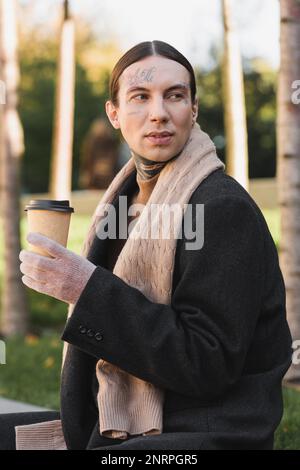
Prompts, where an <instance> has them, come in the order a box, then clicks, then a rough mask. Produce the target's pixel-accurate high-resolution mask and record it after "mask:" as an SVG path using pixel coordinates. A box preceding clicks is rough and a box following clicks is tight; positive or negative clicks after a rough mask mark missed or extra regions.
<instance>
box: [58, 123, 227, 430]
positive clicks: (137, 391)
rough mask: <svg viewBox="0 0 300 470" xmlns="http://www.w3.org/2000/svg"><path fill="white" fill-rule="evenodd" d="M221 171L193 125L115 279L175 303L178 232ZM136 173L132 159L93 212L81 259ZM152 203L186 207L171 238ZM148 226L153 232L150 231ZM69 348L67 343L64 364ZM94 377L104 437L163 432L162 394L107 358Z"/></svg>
mask: <svg viewBox="0 0 300 470" xmlns="http://www.w3.org/2000/svg"><path fill="white" fill-rule="evenodd" d="M222 167H223V168H224V164H223V163H222V162H221V160H220V159H219V158H218V156H217V155H216V151H215V146H214V144H213V142H212V141H211V139H210V137H209V136H208V135H207V134H206V133H205V132H203V131H202V130H201V129H200V126H199V124H197V123H195V124H194V126H193V128H192V130H191V134H190V137H189V139H188V141H187V143H186V144H185V146H184V148H183V150H182V151H181V153H180V155H179V156H178V157H177V158H176V159H174V160H172V161H170V163H168V164H167V165H166V166H165V167H164V168H163V169H162V171H161V173H160V175H159V178H158V180H157V183H156V185H155V187H154V189H153V191H152V193H151V195H150V198H149V199H148V201H147V204H146V205H145V206H144V208H143V210H142V212H141V214H140V216H139V218H138V219H137V221H136V223H135V225H134V228H133V229H132V230H131V232H130V234H129V237H128V239H127V241H126V243H125V245H124V247H123V249H122V251H121V253H120V255H119V257H118V259H117V262H116V264H115V266H114V269H113V273H114V274H115V275H116V276H118V277H120V278H121V279H123V281H125V282H126V283H127V284H129V285H130V286H133V287H135V288H137V289H139V290H140V291H141V292H142V293H143V294H144V295H145V296H146V297H147V298H148V299H149V300H151V301H152V302H157V303H162V304H170V303H171V290H172V275H173V269H174V259H175V250H176V241H177V237H176V234H178V233H179V232H180V229H181V225H182V219H183V215H184V210H185V208H186V206H185V205H186V204H188V202H189V199H190V197H191V196H192V194H193V192H194V191H195V189H196V188H197V186H198V185H199V184H200V183H201V182H202V181H203V180H204V179H205V178H206V177H207V176H208V175H209V174H210V173H211V172H213V171H215V170H216V169H218V168H222ZM134 170H135V164H134V160H133V158H131V159H130V160H129V161H128V162H127V164H126V165H125V166H124V167H123V168H122V169H121V170H120V172H119V173H118V174H117V175H116V177H115V178H114V180H113V181H112V182H111V184H110V186H109V187H108V189H107V190H106V192H105V193H104V195H103V198H102V199H101V201H100V203H99V204H98V206H97V208H96V210H95V212H94V215H93V218H92V223H91V226H90V228H89V231H88V234H87V237H86V240H85V242H84V245H83V249H82V255H83V256H87V255H88V252H89V249H90V247H91V244H92V242H93V240H94V237H95V236H97V231H98V230H99V227H101V221H103V220H104V215H106V213H105V210H106V209H107V208H108V204H111V203H112V201H113V200H114V198H115V196H117V194H118V192H119V189H120V187H121V185H122V184H123V182H124V181H125V179H126V178H127V177H128V176H129V174H130V173H131V172H132V171H134ZM153 204H158V206H156V207H157V208H161V207H162V205H168V206H169V205H172V204H176V205H178V204H179V205H180V207H181V208H182V210H181V211H178V210H177V211H175V212H174V218H173V219H172V228H171V230H170V234H171V236H169V238H168V237H166V236H164V235H163V233H162V232H163V230H162V229H163V226H162V225H163V224H162V220H164V218H163V217H161V216H160V215H159V212H160V211H159V210H156V211H153V210H152V211H151V205H153ZM150 215H151V217H150ZM149 217H150V218H149ZM172 217H173V213H172ZM147 227H148V228H147ZM149 227H150V228H151V230H153V231H152V232H149V230H150V228H149ZM146 230H148V232H147V233H146ZM98 233H99V232H98ZM149 233H158V234H159V236H158V237H157V236H156V238H151V237H149ZM172 234H174V235H172ZM73 308H74V307H73V306H72V305H70V307H69V312H68V316H69V315H71V314H72V311H73ZM99 315H101V312H99ZM67 347H68V346H67V343H65V345H64V354H63V361H64V357H65V353H66V349H67ZM96 374H97V379H98V382H99V391H98V396H97V399H98V408H99V423H100V434H102V435H104V436H106V437H111V438H119V439H126V438H128V434H131V435H136V434H143V435H147V434H160V433H162V430H163V422H162V416H163V401H164V390H162V389H160V388H158V387H156V386H154V385H153V384H151V383H148V382H145V381H143V380H141V379H139V378H138V377H135V376H133V375H131V374H129V373H127V372H125V371H124V370H121V369H120V368H118V367H117V366H115V365H113V364H110V363H109V362H107V361H105V360H104V359H100V360H99V361H98V362H97V366H96Z"/></svg>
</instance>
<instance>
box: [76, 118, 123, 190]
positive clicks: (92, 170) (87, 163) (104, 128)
mask: <svg viewBox="0 0 300 470" xmlns="http://www.w3.org/2000/svg"><path fill="white" fill-rule="evenodd" d="M118 159H119V141H118V139H117V138H116V134H115V132H114V129H113V128H112V126H111V124H110V122H108V120H107V119H104V118H100V119H96V120H95V121H94V122H93V123H92V125H91V128H90V130H89V132H88V133H87V135H86V136H85V139H84V142H83V147H82V167H81V171H80V183H81V187H82V188H87V189H106V188H107V187H108V186H109V184H110V183H111V181H112V180H113V178H114V177H115V175H116V173H117V169H118Z"/></svg>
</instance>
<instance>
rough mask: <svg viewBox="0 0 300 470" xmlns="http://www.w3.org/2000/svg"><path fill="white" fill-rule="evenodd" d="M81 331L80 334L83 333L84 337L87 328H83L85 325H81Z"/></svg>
mask: <svg viewBox="0 0 300 470" xmlns="http://www.w3.org/2000/svg"><path fill="white" fill-rule="evenodd" d="M79 331H80V333H82V334H83V335H84V334H85V333H86V327H85V326H83V325H80V327H79Z"/></svg>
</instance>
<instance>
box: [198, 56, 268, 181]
mask: <svg viewBox="0 0 300 470" xmlns="http://www.w3.org/2000/svg"><path fill="white" fill-rule="evenodd" d="M195 72H196V82H197V95H198V99H199V117H198V121H199V124H200V126H201V127H202V129H203V130H204V131H205V132H207V133H208V134H209V135H210V136H211V138H212V139H213V140H214V141H215V145H216V147H217V152H218V155H219V157H220V158H221V160H222V161H225V144H226V142H225V139H224V135H225V131H224V120H223V90H222V76H221V67H220V66H219V65H218V64H216V65H215V67H214V68H213V69H212V70H210V71H203V70H200V69H196V70H195ZM275 81H276V75H275V72H274V71H272V70H270V69H268V68H267V66H266V64H264V67H262V64H257V63H255V62H253V63H248V64H247V66H245V75H244V82H245V100H246V114H247V130H248V151H249V176H250V178H262V177H265V178H267V177H273V176H275V171H276V138H275V112H276V102H275V98H276V94H275Z"/></svg>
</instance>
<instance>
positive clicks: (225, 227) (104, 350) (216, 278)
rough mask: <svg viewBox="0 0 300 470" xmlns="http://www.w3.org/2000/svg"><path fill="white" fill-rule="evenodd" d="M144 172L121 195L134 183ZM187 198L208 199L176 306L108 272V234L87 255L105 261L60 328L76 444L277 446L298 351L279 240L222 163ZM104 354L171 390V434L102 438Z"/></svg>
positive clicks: (167, 407) (181, 265) (181, 249)
mask: <svg viewBox="0 0 300 470" xmlns="http://www.w3.org/2000/svg"><path fill="white" fill-rule="evenodd" d="M135 177H136V173H135V172H134V173H132V174H131V175H130V176H129V178H128V179H127V180H126V181H125V183H124V185H123V187H122V189H121V191H120V193H119V194H128V195H130V194H132V192H133V191H135V190H136V188H137V186H136V185H137V183H136V180H135ZM189 202H190V203H192V204H193V205H194V204H204V245H203V247H202V249H199V250H186V249H185V242H186V241H187V240H185V238H182V239H180V238H179V239H178V241H177V247H176V257H175V267H174V275H173V284H172V301H171V305H169V306H168V305H163V304H157V303H153V302H151V301H149V300H148V299H147V298H146V297H145V296H144V295H143V294H142V293H141V292H140V291H139V290H138V289H136V288H133V287H131V286H129V285H128V284H126V283H125V282H124V281H123V280H121V279H120V278H118V277H117V276H115V275H114V274H112V273H111V272H110V271H108V270H107V269H106V268H105V266H107V264H106V263H107V251H108V250H109V243H110V241H109V240H108V239H107V240H102V241H101V240H99V239H97V238H95V239H94V242H93V245H92V247H91V250H90V253H89V256H88V259H89V260H90V261H92V262H94V263H95V264H97V265H98V266H97V268H96V269H95V271H94V272H93V274H92V276H91V278H90V279H89V281H88V283H87V285H86V287H85V289H84V291H83V292H82V294H81V296H80V298H79V300H78V302H77V304H76V305H75V309H74V311H73V314H72V316H71V317H70V319H69V320H68V322H67V324H66V327H65V330H64V332H63V335H62V339H63V340H64V341H67V342H68V343H70V344H69V348H68V354H67V356H66V361H65V366H64V369H63V373H62V381H61V416H62V422H63V429H64V434H65V439H66V442H67V446H68V448H69V449H95V448H99V449H164V450H167V449H181V450H183V449H195V450H196V449H272V448H273V439H274V431H275V430H276V428H277V426H278V424H279V422H280V420H281V417H282V413H283V404H282V389H281V380H282V378H283V376H284V374H285V372H286V371H287V369H288V368H289V366H290V364H291V355H292V348H291V341H292V340H291V336H290V331H289V327H288V324H287V321H286V311H285V288H284V282H283V278H282V274H281V271H280V268H279V263H278V256H277V250H276V247H275V244H274V242H273V239H272V237H271V235H270V232H269V229H268V227H267V224H266V222H265V219H264V217H263V215H262V213H261V211H260V209H259V208H258V206H257V205H256V204H255V202H254V201H253V199H252V198H251V197H250V195H249V194H248V193H247V192H246V191H245V190H244V188H243V187H242V186H241V185H240V184H239V183H238V182H237V181H236V180H234V179H233V178H231V177H230V176H228V175H226V174H225V173H224V171H223V169H219V170H216V171H214V172H213V173H211V174H210V176H208V177H207V178H206V179H205V180H204V181H203V182H202V183H201V184H200V185H199V186H198V188H197V189H196V190H195V191H194V193H193V195H192V197H191V199H190V201H189ZM114 203H115V205H116V207H118V202H117V197H116V199H115V202H114ZM194 223H195V220H194ZM194 228H195V226H194ZM99 358H103V359H104V360H106V361H108V362H111V363H112V364H115V365H117V366H119V367H120V368H121V369H123V370H125V371H127V372H129V373H130V374H132V375H135V376H137V377H139V378H141V379H143V380H146V381H148V382H151V383H153V384H154V385H156V386H158V387H162V388H164V389H165V391H166V394H165V403H164V414H163V426H164V427H163V433H162V434H160V435H155V436H130V438H129V439H128V440H125V441H123V440H120V439H111V438H107V437H103V436H100V434H99V431H98V409H97V404H96V393H97V387H98V382H97V379H96V374H95V364H96V361H97V360H98V359H99Z"/></svg>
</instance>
